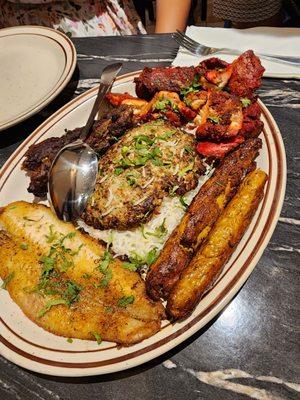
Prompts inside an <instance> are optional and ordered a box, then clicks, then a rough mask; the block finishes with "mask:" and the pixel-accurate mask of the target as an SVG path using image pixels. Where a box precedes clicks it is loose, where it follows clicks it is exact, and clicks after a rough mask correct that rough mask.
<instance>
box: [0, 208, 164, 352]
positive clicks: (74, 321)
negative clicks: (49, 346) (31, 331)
mask: <svg viewBox="0 0 300 400" xmlns="http://www.w3.org/2000/svg"><path fill="white" fill-rule="evenodd" d="M0 224H1V226H2V227H3V229H4V230H2V231H0V243H1V248H0V257H1V265H0V276H1V278H2V279H3V280H5V279H7V278H8V277H10V281H9V282H7V289H8V291H9V293H10V295H11V297H12V298H13V300H14V301H15V302H16V303H17V304H18V305H19V306H20V308H21V309H22V310H23V312H24V313H25V314H26V315H27V316H28V317H29V318H30V319H31V320H33V321H34V322H35V323H37V324H38V325H39V326H41V327H43V328H44V329H46V330H49V331H51V332H53V333H55V334H57V335H61V336H66V337H74V338H80V339H95V337H94V333H93V332H98V333H99V335H101V337H102V339H103V340H108V341H115V342H118V343H121V344H125V345H129V344H132V343H136V342H139V341H141V340H143V339H145V338H147V337H149V336H151V335H153V334H154V333H156V332H157V331H158V330H159V329H160V323H161V319H162V318H163V317H164V309H163V306H162V304H161V303H159V302H153V301H151V300H150V299H149V298H148V297H147V296H146V290H145V284H144V282H143V281H142V279H141V278H140V276H139V274H138V273H136V272H132V271H129V270H126V269H124V268H123V267H122V262H121V261H119V260H118V259H116V258H113V257H112V256H111V255H110V254H109V252H108V251H107V250H106V249H105V247H103V246H102V245H100V244H99V243H98V242H97V241H96V240H94V239H92V238H90V237H88V236H87V235H84V234H82V233H81V232H79V231H78V230H76V229H75V227H74V226H73V225H72V224H69V223H64V222H62V221H59V220H58V219H57V218H56V217H55V215H54V214H53V213H52V212H51V211H50V209H49V208H47V207H45V206H43V205H37V204H30V203H26V202H21V201H20V202H15V203H12V204H10V205H8V206H6V207H5V208H3V209H2V210H1V214H0ZM49 305H50V307H49ZM51 305H52V306H51Z"/></svg>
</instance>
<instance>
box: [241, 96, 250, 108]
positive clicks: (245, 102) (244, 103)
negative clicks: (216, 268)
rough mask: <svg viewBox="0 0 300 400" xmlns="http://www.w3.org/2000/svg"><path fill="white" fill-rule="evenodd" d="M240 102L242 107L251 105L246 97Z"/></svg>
mask: <svg viewBox="0 0 300 400" xmlns="http://www.w3.org/2000/svg"><path fill="white" fill-rule="evenodd" d="M240 100H241V103H242V105H243V107H248V106H250V104H251V100H250V99H248V98H247V97H241V99H240Z"/></svg>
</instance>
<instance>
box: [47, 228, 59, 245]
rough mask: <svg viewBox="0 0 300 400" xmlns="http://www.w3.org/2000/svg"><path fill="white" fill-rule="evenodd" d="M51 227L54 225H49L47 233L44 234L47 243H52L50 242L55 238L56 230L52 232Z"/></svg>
mask: <svg viewBox="0 0 300 400" xmlns="http://www.w3.org/2000/svg"><path fill="white" fill-rule="evenodd" d="M53 227H54V225H50V226H49V235H46V240H47V243H52V242H54V240H56V239H57V236H58V232H54V231H53Z"/></svg>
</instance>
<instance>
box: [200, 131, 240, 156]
mask: <svg viewBox="0 0 300 400" xmlns="http://www.w3.org/2000/svg"><path fill="white" fill-rule="evenodd" d="M244 141H245V139H244V138H243V136H234V137H233V138H230V139H223V140H222V141H221V142H209V141H204V142H203V141H201V142H199V143H198V144H197V151H198V153H199V154H201V155H202V156H204V157H207V158H223V157H225V156H226V154H227V153H229V152H230V151H231V150H233V149H235V148H236V147H237V146H239V145H240V144H241V143H243V142H244Z"/></svg>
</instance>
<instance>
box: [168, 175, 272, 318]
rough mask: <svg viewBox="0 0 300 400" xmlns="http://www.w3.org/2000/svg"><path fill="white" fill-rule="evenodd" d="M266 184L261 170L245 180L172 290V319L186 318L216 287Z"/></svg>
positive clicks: (261, 196) (169, 301) (169, 300)
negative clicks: (207, 292) (217, 280)
mask: <svg viewBox="0 0 300 400" xmlns="http://www.w3.org/2000/svg"><path fill="white" fill-rule="evenodd" d="M266 181H267V175H266V173H265V172H263V171H261V170H259V169H258V170H255V171H252V172H250V173H249V174H248V175H247V176H246V178H245V179H244V181H243V182H242V184H241V186H240V188H239V190H238V192H237V194H236V195H235V196H234V198H233V199H232V200H231V202H230V203H229V204H228V205H227V207H226V208H225V210H224V211H223V212H222V214H221V215H220V217H219V218H218V220H217V221H216V223H215V225H214V226H213V228H212V230H211V232H210V234H209V236H208V238H207V241H206V242H205V243H204V244H203V246H202V247H201V248H200V250H199V251H198V252H197V253H196V255H195V256H194V257H193V259H192V261H191V262H190V264H189V265H188V267H187V268H186V269H185V270H184V271H183V273H182V274H181V276H180V279H179V280H178V281H177V283H176V285H175V286H174V287H173V289H172V291H171V293H170V296H169V298H168V304H167V313H168V315H169V316H170V317H171V318H173V319H181V318H185V317H187V315H189V314H190V313H191V312H192V311H193V309H194V307H195V306H196V305H197V304H198V302H199V300H200V299H201V297H202V296H203V294H204V293H205V292H206V291H207V290H208V289H209V288H210V287H211V286H212V285H213V284H214V282H215V281H216V279H217V278H218V276H219V275H220V273H221V271H222V269H223V267H224V265H225V263H226V262H227V260H228V259H229V257H230V256H231V255H232V253H233V252H234V250H235V248H236V246H237V245H238V243H239V242H240V240H241V238H242V237H243V235H244V233H245V231H246V230H247V228H248V227H249V225H250V223H251V221H252V218H253V216H254V214H255V212H256V210H257V208H258V206H259V203H260V202H261V200H262V198H263V193H264V186H265V183H266Z"/></svg>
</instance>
